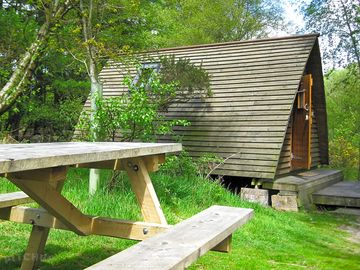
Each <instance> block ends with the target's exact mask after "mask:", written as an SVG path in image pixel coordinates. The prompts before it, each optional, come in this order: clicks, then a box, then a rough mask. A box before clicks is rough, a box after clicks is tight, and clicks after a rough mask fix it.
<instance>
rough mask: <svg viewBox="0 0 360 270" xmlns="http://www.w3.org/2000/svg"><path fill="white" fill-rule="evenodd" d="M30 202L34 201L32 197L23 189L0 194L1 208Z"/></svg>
mask: <svg viewBox="0 0 360 270" xmlns="http://www.w3.org/2000/svg"><path fill="white" fill-rule="evenodd" d="M30 202H32V199H31V198H30V197H29V196H28V195H26V194H25V193H24V192H22V191H17V192H11V193H3V194H0V208H6V207H10V206H15V205H19V204H23V203H30Z"/></svg>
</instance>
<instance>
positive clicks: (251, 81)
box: [86, 34, 328, 179]
mask: <svg viewBox="0 0 360 270" xmlns="http://www.w3.org/2000/svg"><path fill="white" fill-rule="evenodd" d="M149 54H151V55H152V56H153V57H156V56H161V55H174V56H175V57H176V58H187V59H190V60H191V62H193V63H195V64H199V65H200V64H201V65H202V67H203V68H205V69H206V70H207V71H208V73H209V74H210V75H211V89H212V92H213V96H212V97H211V98H207V99H205V101H201V100H192V101H189V102H187V103H185V104H176V105H174V106H171V108H170V109H169V111H168V113H167V116H168V117H170V118H171V117H174V118H178V119H187V120H189V121H191V126H188V127H177V128H176V133H177V134H178V135H181V136H182V143H183V146H184V148H185V149H186V150H187V151H188V152H189V153H190V154H191V156H193V157H199V156H201V155H203V154H205V153H215V154H216V155H218V156H220V157H222V158H225V159H227V160H226V162H225V163H224V164H223V165H222V166H220V167H219V168H218V169H217V170H216V171H215V172H214V173H215V174H221V175H228V176H238V177H249V178H266V179H275V178H278V177H279V176H282V175H285V174H288V173H290V172H292V171H295V170H299V169H310V168H313V167H317V166H319V165H321V164H328V134H327V120H326V106H325V94H324V83H323V74H322V65H321V56H320V50H319V42H318V35H316V34H312V35H301V36H290V37H284V38H271V39H260V40H249V41H236V42H227V43H219V44H209V45H199V46H189V47H179V48H170V49H162V50H158V51H155V52H154V51H153V52H149ZM145 62H146V60H144V64H145ZM130 69H131V68H130ZM128 70H129V69H127V68H125V65H123V64H121V63H117V64H114V63H112V64H109V65H108V66H107V67H105V68H104V69H103V70H102V72H101V80H102V82H103V95H104V96H105V97H109V96H116V95H121V94H122V93H123V92H124V91H127V89H126V88H125V86H124V85H123V83H122V82H123V78H124V75H126V74H127V73H128ZM131 72H135V73H134V77H135V76H136V71H135V69H134V68H132V69H131ZM86 106H89V103H88V102H87V103H86ZM165 140H168V139H167V138H162V139H161V140H160V141H165Z"/></svg>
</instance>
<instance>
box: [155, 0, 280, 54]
mask: <svg viewBox="0 0 360 270" xmlns="http://www.w3.org/2000/svg"><path fill="white" fill-rule="evenodd" d="M165 2H166V4H164V1H154V4H153V8H154V9H156V10H157V15H156V18H157V20H158V24H157V25H155V26H156V28H154V31H153V33H154V36H153V39H154V40H155V44H158V46H160V47H169V46H180V45H193V44H206V43H215V42H224V41H233V40H244V39H251V38H256V37H264V36H266V35H267V34H268V31H269V30H270V29H274V28H278V27H279V25H280V24H281V21H282V17H281V8H280V5H279V3H277V2H275V1H267V0H250V1H244V0H223V1H213V0H180V1H178V0H171V1H165Z"/></svg>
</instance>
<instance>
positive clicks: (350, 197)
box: [312, 181, 360, 208]
mask: <svg viewBox="0 0 360 270" xmlns="http://www.w3.org/2000/svg"><path fill="white" fill-rule="evenodd" d="M312 200H313V203H314V204H318V205H333V206H345V207H357V208H360V182H359V181H357V182H352V181H342V182H338V183H336V184H333V185H331V186H328V187H326V188H324V189H321V190H319V191H317V192H315V193H313V194H312Z"/></svg>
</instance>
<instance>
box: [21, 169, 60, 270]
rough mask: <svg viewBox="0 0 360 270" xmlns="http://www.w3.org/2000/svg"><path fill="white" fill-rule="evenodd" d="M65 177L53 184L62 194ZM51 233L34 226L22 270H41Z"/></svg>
mask: <svg viewBox="0 0 360 270" xmlns="http://www.w3.org/2000/svg"><path fill="white" fill-rule="evenodd" d="M65 177H66V172H65V175H64V180H63V181H58V182H52V183H51V185H52V186H54V187H55V188H56V190H58V191H59V192H61V190H62V188H63V186H64V181H65ZM49 232H50V228H45V227H41V226H36V225H34V226H33V228H32V230H31V234H30V238H29V242H28V246H27V248H26V251H25V254H24V257H23V261H22V263H21V268H20V270H36V269H38V268H39V264H40V262H41V259H42V258H43V257H44V251H45V244H46V241H47V238H48V236H49Z"/></svg>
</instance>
